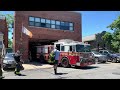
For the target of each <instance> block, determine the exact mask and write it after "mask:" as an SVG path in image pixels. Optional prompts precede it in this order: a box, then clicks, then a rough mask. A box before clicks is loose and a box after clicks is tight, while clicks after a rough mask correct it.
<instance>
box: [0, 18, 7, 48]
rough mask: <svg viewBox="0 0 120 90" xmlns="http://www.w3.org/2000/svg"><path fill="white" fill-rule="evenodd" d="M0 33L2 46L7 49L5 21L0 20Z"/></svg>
mask: <svg viewBox="0 0 120 90" xmlns="http://www.w3.org/2000/svg"><path fill="white" fill-rule="evenodd" d="M0 32H2V33H3V34H4V36H3V39H4V42H3V43H4V44H5V47H6V48H8V28H7V22H6V19H0Z"/></svg>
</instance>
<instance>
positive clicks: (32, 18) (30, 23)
mask: <svg viewBox="0 0 120 90" xmlns="http://www.w3.org/2000/svg"><path fill="white" fill-rule="evenodd" d="M34 21H35V18H34V17H29V25H30V26H34V24H35V22H34Z"/></svg>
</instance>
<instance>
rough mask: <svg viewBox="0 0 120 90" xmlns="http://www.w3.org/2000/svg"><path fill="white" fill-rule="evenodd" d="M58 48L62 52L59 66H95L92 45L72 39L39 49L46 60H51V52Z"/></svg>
mask: <svg viewBox="0 0 120 90" xmlns="http://www.w3.org/2000/svg"><path fill="white" fill-rule="evenodd" d="M55 47H57V48H58V50H59V51H60V58H59V64H60V65H61V66H63V67H70V66H81V67H84V66H88V65H92V64H95V60H94V57H93V55H92V53H91V49H90V45H89V44H86V43H83V42H78V41H74V40H70V39H62V40H58V41H57V42H54V45H44V46H40V47H39V49H38V50H39V52H42V53H43V55H44V58H45V60H47V61H48V60H49V58H50V53H51V51H52V50H53V49H54V48H55Z"/></svg>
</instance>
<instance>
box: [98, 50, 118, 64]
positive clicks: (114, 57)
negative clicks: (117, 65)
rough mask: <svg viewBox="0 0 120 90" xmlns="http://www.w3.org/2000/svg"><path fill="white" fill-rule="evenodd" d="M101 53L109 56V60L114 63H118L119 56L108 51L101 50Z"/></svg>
mask: <svg viewBox="0 0 120 90" xmlns="http://www.w3.org/2000/svg"><path fill="white" fill-rule="evenodd" d="M99 53H101V54H103V55H107V57H108V60H110V61H112V62H117V61H118V60H117V55H116V54H114V53H113V52H112V51H108V50H100V51H99Z"/></svg>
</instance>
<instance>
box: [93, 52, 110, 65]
mask: <svg viewBox="0 0 120 90" xmlns="http://www.w3.org/2000/svg"><path fill="white" fill-rule="evenodd" d="M92 54H93V56H94V58H95V61H96V62H100V63H106V62H107V59H108V58H107V55H102V54H100V53H99V52H97V51H92Z"/></svg>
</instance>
